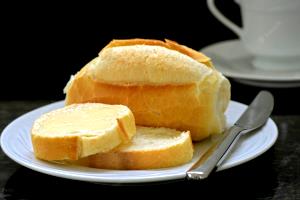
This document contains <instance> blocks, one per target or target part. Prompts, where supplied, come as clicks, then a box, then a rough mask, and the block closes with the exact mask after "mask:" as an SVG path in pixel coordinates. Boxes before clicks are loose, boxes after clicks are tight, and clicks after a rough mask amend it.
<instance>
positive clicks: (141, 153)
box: [73, 126, 193, 170]
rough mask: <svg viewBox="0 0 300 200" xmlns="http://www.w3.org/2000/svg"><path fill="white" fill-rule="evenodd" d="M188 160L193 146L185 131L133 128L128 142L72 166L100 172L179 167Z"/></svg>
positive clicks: (76, 162) (191, 155)
mask: <svg viewBox="0 0 300 200" xmlns="http://www.w3.org/2000/svg"><path fill="white" fill-rule="evenodd" d="M192 157H193V144H192V140H191V137H190V133H189V132H180V131H176V130H174V129H168V128H151V127H139V126H137V133H136V135H134V136H133V138H132V141H131V142H130V143H128V144H125V145H121V146H120V147H118V148H116V149H114V150H113V151H110V152H107V153H98V154H95V155H91V156H88V157H86V158H83V159H80V160H78V161H75V163H74V162H73V164H79V165H84V166H88V167H94V168H101V169H122V170H124V169H127V170H132V169H154V168H164V167H173V166H177V165H181V164H184V163H187V162H189V161H190V160H191V159H192Z"/></svg>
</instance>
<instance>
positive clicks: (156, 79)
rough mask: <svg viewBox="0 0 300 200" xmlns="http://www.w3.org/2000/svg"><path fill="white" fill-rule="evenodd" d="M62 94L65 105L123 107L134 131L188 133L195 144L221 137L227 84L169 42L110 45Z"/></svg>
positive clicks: (204, 60) (207, 64) (202, 59)
mask: <svg viewBox="0 0 300 200" xmlns="http://www.w3.org/2000/svg"><path fill="white" fill-rule="evenodd" d="M65 92H66V104H67V105H69V104H73V103H83V102H100V103H108V104H122V105H126V106H128V107H129V108H130V110H131V111H132V112H133V114H134V116H135V120H136V124H137V125H141V126H151V127H168V128H174V129H177V130H181V131H185V130H189V131H190V132H191V136H192V139H193V141H200V140H202V139H205V138H207V137H208V136H210V135H211V134H218V133H222V132H223V130H224V128H225V124H226V123H225V121H226V119H225V115H224V113H225V110H226V108H227V106H228V104H229V101H230V83H229V81H228V79H227V78H226V77H224V76H223V75H222V74H221V73H220V72H218V71H217V70H216V69H215V68H214V67H213V65H212V63H211V60H210V58H208V57H206V56H205V55H203V54H201V53H199V52H197V51H195V50H192V49H190V48H188V47H186V46H183V45H180V44H177V43H176V42H172V41H169V40H166V42H163V41H158V40H143V39H132V40H113V41H112V42H111V43H110V44H109V45H108V46H106V47H105V48H104V49H102V50H101V52H100V53H99V56H98V57H97V58H95V59H94V60H92V61H91V62H90V63H88V64H87V65H86V66H85V67H83V68H82V69H81V70H80V71H79V72H78V73H77V74H76V75H75V76H74V77H73V78H72V79H71V80H70V81H69V83H68V84H67V86H66V88H65Z"/></svg>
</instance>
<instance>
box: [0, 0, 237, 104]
mask: <svg viewBox="0 0 300 200" xmlns="http://www.w3.org/2000/svg"><path fill="white" fill-rule="evenodd" d="M23 4H24V5H21V4H15V5H9V7H8V10H9V11H6V12H5V13H6V14H5V16H4V18H2V19H4V28H3V27H2V33H4V36H2V39H1V40H2V42H3V43H4V45H1V48H2V52H4V54H2V56H3V58H4V62H3V59H2V62H1V69H2V70H4V71H2V73H1V74H2V79H1V80H0V81H1V88H2V92H1V93H2V95H1V99H62V98H64V95H63V94H62V89H63V87H64V86H65V84H66V82H67V81H68V79H69V77H70V75H71V74H74V73H75V72H77V71H78V70H79V69H80V68H81V67H83V66H84V65H85V64H86V63H87V62H88V61H90V60H91V59H93V58H94V57H96V56H97V54H98V52H99V51H100V50H101V49H102V48H103V47H104V46H105V45H106V44H107V43H108V42H109V41H110V40H112V39H114V38H115V39H117V38H135V37H140V38H157V39H164V38H169V39H172V40H175V41H177V42H179V43H183V44H185V45H188V46H190V47H193V48H195V49H200V48H201V47H204V46H207V45H209V44H211V43H214V42H217V41H221V40H226V39H230V38H236V36H235V35H234V34H233V33H232V32H231V31H229V30H228V29H226V28H225V27H223V25H222V24H220V23H219V22H218V21H217V20H216V19H215V18H213V16H212V15H211V14H210V13H209V11H208V9H207V7H206V3H205V1H203V0H202V1H200V0H199V1H196V2H195V3H186V4H182V2H178V3H176V2H173V3H172V4H170V5H162V4H161V2H152V1H149V2H147V1H145V2H142V1H141V2H140V4H136V3H132V4H129V3H128V2H127V1H125V2H123V3H119V2H115V3H111V4H108V3H106V4H100V2H98V4H87V3H85V4H84V5H82V4H76V5H75V4H74V3H72V4H67V5H66V4H65V5H60V4H56V5H54V4H43V5H39V4H36V3H34V4H32V5H29V4H28V2H26V3H23ZM219 4H220V5H221V6H222V7H224V5H225V9H222V10H224V11H225V13H227V14H228V16H229V17H230V18H233V20H235V21H238V20H239V18H240V17H239V7H238V6H237V5H236V4H235V3H233V2H231V3H226V4H225V1H224V0H222V1H220V3H219ZM219 4H218V5H219ZM133 6H136V7H133ZM231 10H234V13H231Z"/></svg>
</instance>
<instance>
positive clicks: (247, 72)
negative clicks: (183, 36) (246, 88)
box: [200, 40, 300, 87]
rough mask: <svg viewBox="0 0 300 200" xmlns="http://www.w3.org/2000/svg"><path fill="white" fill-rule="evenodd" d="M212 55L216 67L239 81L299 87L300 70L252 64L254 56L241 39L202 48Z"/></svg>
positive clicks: (271, 85) (250, 83) (252, 83)
mask: <svg viewBox="0 0 300 200" xmlns="http://www.w3.org/2000/svg"><path fill="white" fill-rule="evenodd" d="M200 51H201V52H203V53H205V54H206V55H207V56H209V57H211V58H212V60H213V63H214V65H215V67H216V68H217V69H218V70H219V71H221V72H222V73H223V74H224V75H225V76H227V77H230V78H234V79H237V81H239V82H242V83H245V84H249V85H256V86H263V87H298V86H300V67H299V70H296V69H294V70H291V69H286V70H285V69H282V70H273V71H271V70H269V71H267V70H261V69H257V68H255V67H254V66H253V65H252V60H253V57H252V56H251V55H250V54H249V53H248V52H247V51H246V49H245V48H244V46H243V44H242V43H241V41H240V40H228V41H223V42H218V43H215V44H212V45H210V46H207V47H205V48H203V49H201V50H200Z"/></svg>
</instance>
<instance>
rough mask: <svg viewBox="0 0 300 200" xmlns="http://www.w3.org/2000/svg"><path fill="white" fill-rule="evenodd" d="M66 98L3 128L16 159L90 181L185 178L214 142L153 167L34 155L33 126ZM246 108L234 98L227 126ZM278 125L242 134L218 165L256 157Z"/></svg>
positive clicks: (51, 172)
mask: <svg viewBox="0 0 300 200" xmlns="http://www.w3.org/2000/svg"><path fill="white" fill-rule="evenodd" d="M63 106H64V102H63V101H60V102H56V103H52V104H49V105H46V106H43V107H41V108H38V109H35V110H33V111H31V112H29V113H26V114H24V115H22V116H21V117H19V118H17V119H15V120H14V121H13V122H11V123H10V124H9V125H8V126H7V127H6V128H5V129H4V130H3V132H2V135H1V147H2V150H3V152H4V153H5V154H6V155H7V156H9V157H10V158H11V159H13V160H14V161H16V162H17V163H19V164H21V165H23V166H25V167H28V168H30V169H33V170H35V171H38V172H42V173H45V174H49V175H52V176H58V177H62V178H68V179H74V180H81V181H90V182H97V183H113V184H115V183H117V184H119V183H145V182H158V181H169V180H175V179H183V178H185V176H186V172H187V170H188V169H190V168H191V167H192V166H193V165H194V164H195V163H196V162H197V161H198V160H199V159H200V158H201V156H203V154H204V153H205V152H206V151H207V150H208V149H209V148H210V147H211V145H213V143H212V141H211V140H209V139H207V140H205V141H203V142H198V143H197V144H195V152H194V157H193V159H192V160H191V161H190V162H189V163H186V164H184V165H181V166H177V167H170V168H162V169H152V170H104V169H94V168H88V167H79V166H71V165H60V164H54V163H50V162H45V161H42V160H38V159H36V158H35V156H34V154H33V149H32V144H31V137H30V129H31V126H32V124H33V122H34V120H35V119H37V118H38V117H39V116H40V115H41V114H43V113H46V112H49V111H51V110H54V109H57V108H61V107H63ZM246 108H247V106H246V105H244V104H241V103H238V102H235V101H231V102H230V104H229V107H228V109H227V111H226V113H225V114H226V118H227V126H228V127H230V126H232V125H233V124H234V122H235V121H236V120H237V119H238V118H239V116H240V115H241V114H242V113H243V112H244V111H245V109H246ZM277 135H278V130H277V127H276V125H275V123H274V121H273V120H272V119H268V121H267V123H266V124H265V126H264V127H262V128H261V129H259V130H257V131H255V132H252V133H248V134H246V135H244V136H242V137H241V138H240V140H239V141H238V142H237V144H236V146H235V148H234V149H233V152H232V154H231V155H230V156H229V157H228V158H227V159H226V160H225V162H224V163H223V164H222V165H221V166H220V167H219V168H218V171H220V170H224V169H228V168H231V167H234V166H237V165H240V164H242V163H245V162H247V161H249V160H252V159H254V158H256V157H257V156H259V155H261V154H262V153H264V152H265V151H267V150H268V149H269V148H270V147H271V146H272V145H273V144H274V143H275V141H276V139H277Z"/></svg>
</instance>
